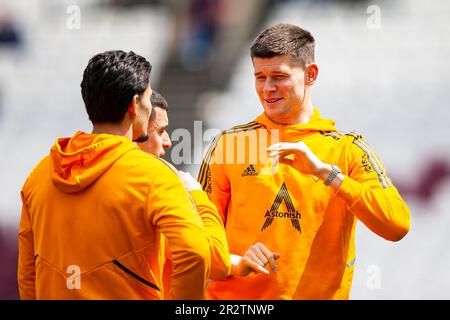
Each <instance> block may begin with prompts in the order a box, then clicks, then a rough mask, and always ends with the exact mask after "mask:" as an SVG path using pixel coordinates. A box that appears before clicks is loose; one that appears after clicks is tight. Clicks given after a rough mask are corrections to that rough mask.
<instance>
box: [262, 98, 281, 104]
mask: <svg viewBox="0 0 450 320" xmlns="http://www.w3.org/2000/svg"><path fill="white" fill-rule="evenodd" d="M281 100H282V98H278V99H264V101H265V102H266V103H268V104H273V103H277V102H278V101H281Z"/></svg>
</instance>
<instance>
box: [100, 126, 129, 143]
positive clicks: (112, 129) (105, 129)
mask: <svg viewBox="0 0 450 320" xmlns="http://www.w3.org/2000/svg"><path fill="white" fill-rule="evenodd" d="M92 133H93V134H102V133H106V134H113V135H116V136H122V137H125V138H128V139H130V140H132V139H133V127H132V126H124V125H123V124H122V123H120V124H115V123H96V124H94V127H93V128H92Z"/></svg>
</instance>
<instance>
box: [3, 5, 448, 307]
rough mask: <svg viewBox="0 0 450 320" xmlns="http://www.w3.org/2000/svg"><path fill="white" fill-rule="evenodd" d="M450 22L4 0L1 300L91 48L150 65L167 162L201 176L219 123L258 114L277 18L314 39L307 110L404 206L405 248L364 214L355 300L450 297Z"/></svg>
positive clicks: (389, 13)
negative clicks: (261, 42) (33, 181)
mask: <svg viewBox="0 0 450 320" xmlns="http://www.w3.org/2000/svg"><path fill="white" fill-rule="evenodd" d="M449 16H450V2H448V1H445V0H435V1H428V2H426V1H420V0H398V1H387V0H386V1H362V0H361V1H356V0H354V1H351V0H347V1H344V0H341V1H339V0H334V1H332V0H328V1H327V0H321V1H319V0H316V1H312V0H311V1H281V0H278V1H276V0H159V1H157V0H153V1H150V0H95V1H94V0H40V1H29V0H9V1H8V0H6V1H5V0H0V150H1V151H0V152H1V157H0V299H17V298H18V292H17V281H16V268H17V227H18V223H19V218H20V209H21V201H20V189H21V187H22V184H23V183H24V181H25V179H26V177H27V175H28V173H29V172H30V170H31V169H32V168H33V167H34V166H35V165H36V164H37V163H38V162H39V160H40V159H41V158H42V157H44V156H45V155H46V154H47V153H48V152H49V149H50V147H51V145H52V144H53V143H54V141H55V139H56V138H57V137H61V136H71V135H73V133H74V132H76V131H77V130H84V131H90V130H91V125H90V122H89V120H88V118H87V115H86V112H85V109H84V105H83V101H82V99H81V93H80V82H81V77H82V72H83V70H84V68H85V66H86V65H87V62H88V60H89V58H90V57H92V56H93V55H94V54H96V53H98V52H102V51H105V50H112V49H122V50H125V51H129V50H133V51H134V52H136V53H138V54H141V55H143V56H145V57H146V58H147V59H148V60H149V61H150V62H151V63H152V65H153V71H152V76H151V84H152V87H153V88H154V89H156V90H158V91H160V92H161V93H162V94H163V95H164V96H165V97H166V98H167V100H168V102H169V118H170V130H169V131H170V133H171V134H172V138H173V140H174V141H173V145H174V148H173V150H172V152H170V151H169V152H167V154H166V159H167V160H169V161H171V160H172V161H173V162H175V164H176V165H177V167H178V168H179V169H183V170H185V171H189V172H191V173H192V174H193V175H194V176H196V175H197V172H198V169H199V164H200V161H201V157H202V152H203V151H204V150H205V148H206V147H207V146H208V145H209V143H210V141H211V133H212V132H217V130H223V129H226V128H229V127H231V126H233V125H237V124H243V123H247V122H249V121H251V120H253V119H254V117H256V116H257V115H258V114H260V113H261V112H262V108H261V106H260V105H259V102H258V99H257V96H256V93H255V90H254V82H253V81H254V80H253V70H252V65H251V60H250V57H249V48H250V44H251V42H252V40H253V39H254V37H255V36H256V35H257V34H258V33H259V32H260V31H262V29H263V28H265V27H267V26H269V25H272V24H274V23H279V22H285V23H293V24H297V25H299V26H301V27H303V28H305V29H307V30H309V31H311V32H312V34H313V35H314V37H315V38H316V62H317V64H318V65H319V69H320V73H319V79H318V82H317V83H316V85H315V88H314V90H313V102H314V104H315V106H317V107H318V108H319V109H320V111H321V113H322V115H323V116H324V117H325V118H331V119H334V120H335V121H336V123H337V127H338V128H339V130H341V131H345V132H349V131H352V130H357V131H358V132H360V133H362V134H363V135H364V136H365V138H366V140H367V141H368V142H369V144H371V145H372V146H373V147H374V149H375V150H377V152H378V154H379V155H380V157H381V159H383V162H384V164H385V165H386V167H387V170H388V174H389V176H390V177H391V178H392V180H393V181H394V183H395V184H396V185H397V186H398V188H399V190H400V192H401V194H402V196H403V197H404V199H405V200H406V202H407V203H408V205H409V207H410V210H411V215H412V227H411V230H410V232H409V234H408V235H407V236H406V237H405V238H404V239H403V240H402V241H401V242H399V243H390V242H387V241H385V240H384V239H382V238H379V237H378V236H376V235H374V234H372V233H371V232H370V231H368V229H367V228H366V227H365V226H364V225H363V224H362V223H359V225H358V229H357V235H356V237H357V240H356V243H357V254H356V269H355V276H354V281H353V287H352V291H351V298H352V299H450V250H449V248H448V247H449V243H450V234H449V231H448V230H449V229H450V197H449V196H448V195H449V194H450V179H449V177H450V126H449V124H448V123H449V120H450V106H449V100H450V90H449V83H450V62H449V61H448V57H449V56H450V20H449V19H448V17H449ZM195 121H201V122H195ZM208 129H212V131H207V130H208ZM187 132H189V133H191V135H190V136H187V135H186V134H184V133H187ZM186 137H187V138H186ZM188 138H189V139H188ZM183 139H184V141H183ZM183 142H184V144H185V145H187V146H189V148H184V149H182V150H181V149H180V148H179V146H178V147H176V146H177V144H180V143H183ZM180 157H181V158H182V159H184V161H182V163H180V161H178V160H179V159H180ZM74 241H76V239H74Z"/></svg>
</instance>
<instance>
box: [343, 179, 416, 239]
mask: <svg viewBox="0 0 450 320" xmlns="http://www.w3.org/2000/svg"><path fill="white" fill-rule="evenodd" d="M336 195H337V196H339V197H340V198H342V199H343V200H344V201H345V202H346V203H347V205H348V208H349V211H350V212H351V213H352V214H353V215H354V216H355V217H356V218H358V219H359V220H360V221H362V222H363V223H364V224H365V225H366V226H367V227H368V228H369V229H370V230H372V231H373V232H375V233H376V234H378V235H379V236H381V237H383V238H385V239H387V240H391V241H399V240H401V239H402V238H403V237H404V236H405V235H406V234H407V233H408V231H409V227H410V214H409V209H408V206H407V205H406V203H405V202H404V201H403V199H402V198H401V196H400V194H399V193H398V191H397V189H396V188H395V187H390V188H387V189H381V188H375V187H373V186H370V185H368V184H363V183H359V182H358V181H355V180H353V179H352V178H350V177H346V178H345V180H343V182H342V184H341V186H340V188H339V189H338V191H337V192H336Z"/></svg>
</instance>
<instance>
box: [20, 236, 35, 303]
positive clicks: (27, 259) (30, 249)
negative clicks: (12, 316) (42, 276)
mask: <svg viewBox="0 0 450 320" xmlns="http://www.w3.org/2000/svg"><path fill="white" fill-rule="evenodd" d="M35 279H36V271H35V260H34V245H33V233H32V231H31V230H29V231H25V232H22V233H20V234H19V262H18V270H17V280H18V285H19V294H20V299H22V300H35V299H36V284H35Z"/></svg>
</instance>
